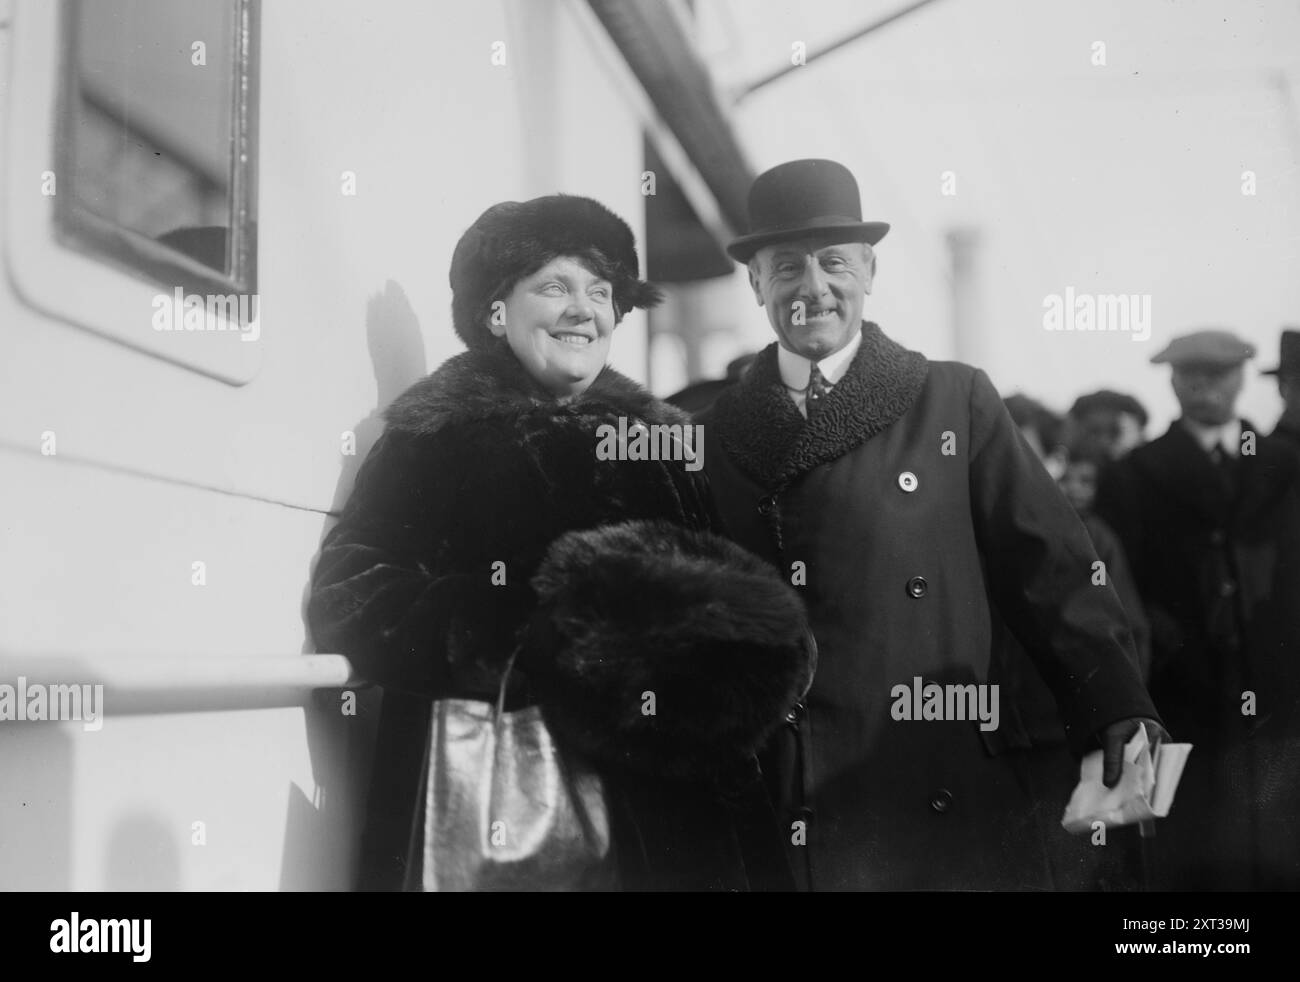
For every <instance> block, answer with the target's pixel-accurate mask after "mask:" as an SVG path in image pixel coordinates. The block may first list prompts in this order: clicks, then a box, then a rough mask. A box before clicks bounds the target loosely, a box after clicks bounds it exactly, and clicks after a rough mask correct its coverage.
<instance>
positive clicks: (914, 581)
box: [907, 576, 930, 600]
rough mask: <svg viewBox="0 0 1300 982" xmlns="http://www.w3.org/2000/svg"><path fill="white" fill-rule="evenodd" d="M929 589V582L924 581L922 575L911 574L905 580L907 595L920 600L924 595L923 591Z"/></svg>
mask: <svg viewBox="0 0 1300 982" xmlns="http://www.w3.org/2000/svg"><path fill="white" fill-rule="evenodd" d="M928 589H930V584H928V583H926V582H925V577H924V576H913V577H912V578H911V579H910V580H908V581H907V595H908V596H909V597H914V598H916V599H917V600H920V599H921V598H922V597H924V596H925V591H926V590H928Z"/></svg>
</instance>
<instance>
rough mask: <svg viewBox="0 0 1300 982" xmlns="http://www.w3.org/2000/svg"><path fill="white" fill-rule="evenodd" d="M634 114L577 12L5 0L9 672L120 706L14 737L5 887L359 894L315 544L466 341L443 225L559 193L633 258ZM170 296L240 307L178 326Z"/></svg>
mask: <svg viewBox="0 0 1300 982" xmlns="http://www.w3.org/2000/svg"><path fill="white" fill-rule="evenodd" d="M113 13H120V17H118V18H114V17H112V16H110V14H113ZM123 24H125V25H126V26H123ZM245 27H246V28H247V30H245V29H244V28H245ZM200 42H202V46H203V47H202V50H203V51H204V55H203V56H202V57H203V59H205V63H204V64H199V63H197V62H196V58H198V52H199V50H200V48H199V47H198V44H199V43H200ZM241 57H244V58H246V59H247V61H246V65H247V77H244V76H243V75H242V74H241V72H242V71H243V70H242V69H239V68H238V65H239V63H240V58H241ZM645 126H646V119H645V106H644V93H643V92H642V93H641V94H640V95H639V96H638V94H637V86H636V82H635V80H634V78H633V76H632V75H631V73H630V71H629V70H628V68H627V66H626V64H625V63H624V62H623V61H622V60H621V59H620V56H619V53H618V51H617V49H616V47H615V46H614V45H613V43H612V42H611V41H610V39H609V36H608V35H607V34H605V33H604V32H603V31H602V29H601V25H600V24H599V22H598V21H597V20H596V18H595V17H594V16H593V14H592V11H591V9H590V8H589V7H588V5H586V4H583V3H571V2H563V0H526V2H524V0H516V2H476V3H472V4H470V3H433V4H411V3H397V2H380V3H368V4H361V5H358V4H356V3H352V2H345V0H313V2H311V3H306V2H297V0H273V2H266V3H261V4H257V3H247V2H243V0H212V2H205V3H183V4H177V3H171V2H166V0H100V2H96V3H77V2H74V3H69V4H61V3H54V2H47V0H0V134H3V136H2V137H0V140H2V142H0V181H2V185H0V260H2V262H3V269H4V276H3V277H0V470H2V471H3V477H0V495H2V496H3V502H4V509H3V514H4V518H3V519H0V557H2V558H0V683H6V684H10V685H16V684H17V682H18V679H19V677H20V676H21V677H22V678H23V679H25V680H27V682H28V683H29V684H56V683H57V684H81V683H87V684H90V683H94V682H99V683H101V684H104V685H105V690H104V696H103V699H104V716H103V719H102V727H100V728H99V729H97V730H96V729H90V728H87V726H86V725H84V723H82V722H37V721H32V720H27V721H18V720H11V721H3V722H0V731H3V732H2V738H0V889H7V890H14V889H42V890H92V891H93V890H130V889H160V890H209V889H212V890H277V889H289V890H292V889H313V890H320V889H324V890H329V889H346V888H347V887H348V885H349V883H350V882H351V879H352V874H353V871H354V867H355V857H356V845H357V837H358V833H359V829H358V817H359V815H360V808H361V804H362V796H363V794H364V790H365V782H366V778H367V774H366V770H367V767H368V756H367V755H368V751H369V747H370V741H371V739H372V735H373V722H374V717H375V711H376V706H377V700H376V697H377V692H376V690H374V689H373V688H369V689H366V688H362V687H358V688H356V689H349V688H348V687H347V686H346V684H345V683H346V682H347V680H348V666H347V664H346V662H345V661H344V660H343V659H342V658H339V657H329V656H331V655H334V654H335V653H329V652H323V653H316V654H315V657H314V658H313V657H311V656H312V655H313V652H312V649H311V647H310V645H309V643H308V639H307V637H306V632H305V628H304V623H303V617H302V604H303V600H304V592H305V589H306V586H307V582H308V577H309V572H310V567H311V564H312V562H313V558H314V556H315V554H316V552H317V549H318V546H319V543H320V540H321V537H322V535H323V534H324V533H325V532H326V531H327V529H328V528H329V526H330V523H331V521H332V519H331V515H332V514H333V513H335V512H336V511H337V510H338V508H339V507H340V506H341V504H342V503H343V501H344V500H345V499H346V496H347V493H348V490H349V489H350V485H351V480H352V478H353V475H354V473H355V471H356V469H357V467H358V466H359V465H360V462H361V461H362V460H363V459H364V456H365V453H366V451H367V449H368V448H369V446H370V444H371V443H372V442H373V441H374V439H375V438H376V436H377V434H378V432H379V430H380V428H381V423H380V421H379V417H378V412H379V410H381V409H382V407H384V406H385V405H386V404H387V403H388V402H389V401H390V400H391V399H392V398H393V397H394V396H395V395H397V394H398V393H399V392H400V391H401V390H402V389H403V388H405V387H406V386H407V385H409V384H410V383H411V382H413V381H414V380H416V379H418V378H419V377H421V376H422V375H424V374H426V373H427V372H428V371H430V370H431V369H432V368H434V367H436V366H437V365H438V364H439V363H440V362H442V361H443V360H444V359H446V358H448V357H449V356H451V355H453V354H456V353H457V352H458V351H460V350H462V348H461V345H460V344H459V342H458V341H456V339H455V337H454V335H453V332H452V329H451V325H450V314H449V310H450V302H451V296H450V290H449V288H448V285H447V269H448V266H449V263H450V259H451V252H452V248H453V246H454V244H455V241H456V239H457V237H458V236H459V234H460V233H461V232H462V231H463V230H464V229H465V228H466V227H467V226H468V225H469V224H470V223H471V222H472V221H473V220H474V218H475V217H476V216H477V215H478V214H479V213H480V212H481V211H482V210H483V209H484V208H485V207H486V206H487V205H489V204H491V203H492V202H493V201H496V200H503V199H523V198H528V197H532V196H535V195H539V194H546V193H552V192H555V191H567V192H572V193H582V194H587V195H590V196H592V197H595V198H598V199H599V200H601V201H603V202H604V203H606V204H607V205H609V206H610V207H611V208H613V209H614V210H615V211H616V212H618V213H619V214H620V215H622V216H624V217H625V218H626V219H627V220H628V221H629V222H630V223H631V224H632V226H633V228H634V230H635V231H636V233H637V236H638V240H639V241H641V240H642V238H643V233H644V213H645V201H644V199H643V197H642V191H641V188H642V180H641V174H642V170H643V165H644V159H643V139H642V135H643V131H644V129H645ZM232 148H233V152H234V157H235V158H238V156H239V155H240V153H241V152H242V153H244V155H245V159H244V160H243V161H240V160H238V159H233V160H232ZM241 148H242V150H241ZM241 164H242V166H241ZM177 287H182V291H183V292H182V296H187V295H188V294H190V293H195V294H198V295H201V296H205V297H206V296H209V295H210V296H224V295H240V296H255V297H256V308H255V313H256V320H255V321H251V319H250V318H251V316H252V313H253V311H251V310H250V311H249V312H248V315H249V317H248V318H246V319H245V321H246V322H245V323H242V324H241V323H240V320H239V317H238V315H234V316H227V315H226V314H225V313H224V312H221V311H217V312H216V321H215V322H221V324H222V325H223V326H225V327H228V328H230V329H229V330H202V331H196V330H164V329H161V328H160V325H161V326H165V324H166V318H167V317H168V316H169V314H168V313H166V312H165V311H166V309H167V304H168V303H169V302H170V300H171V298H173V297H174V291H175V289H176V288H177ZM160 297H161V298H164V300H163V301H160V300H159V298H160ZM172 313H175V311H174V310H173V311H172ZM223 317H225V320H224V322H222V321H221V319H222V318H223ZM180 319H181V320H183V315H182V317H181V318H180ZM215 322H214V323H215ZM172 326H173V327H177V326H182V327H183V324H182V325H176V324H173V325H172ZM204 326H205V327H207V326H213V325H212V324H205V325H204ZM646 333H647V331H646V321H645V315H644V314H643V313H641V312H634V313H633V314H632V315H631V316H629V317H628V318H627V319H626V320H625V321H624V323H623V324H622V325H621V326H620V328H619V330H618V332H617V333H616V335H615V341H614V346H613V347H614V355H613V359H614V364H615V365H616V367H618V368H620V369H621V370H623V371H624V372H626V373H627V374H629V375H631V376H633V377H635V378H638V379H642V380H644V377H645V366H646V363H647V355H646V351H647V344H646ZM254 334H255V335H256V336H255V338H254V337H253V335H254ZM348 692H355V694H356V696H357V706H356V713H355V715H348V714H347V713H346V712H345V711H344V706H345V696H346V693H348Z"/></svg>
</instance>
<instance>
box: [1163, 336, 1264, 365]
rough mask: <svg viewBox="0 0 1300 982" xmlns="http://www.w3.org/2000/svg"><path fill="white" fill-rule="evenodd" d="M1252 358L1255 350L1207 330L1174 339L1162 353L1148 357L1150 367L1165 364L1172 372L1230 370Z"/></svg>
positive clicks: (1244, 342) (1247, 342)
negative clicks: (1187, 367) (1192, 368)
mask: <svg viewBox="0 0 1300 982" xmlns="http://www.w3.org/2000/svg"><path fill="white" fill-rule="evenodd" d="M1254 357H1255V346H1254V345H1253V344H1251V343H1250V342H1249V341H1243V340H1241V338H1239V337H1237V335H1235V334H1233V333H1232V332H1231V331H1221V330H1209V331H1196V332H1194V333H1192V334H1184V335H1181V336H1180V337H1176V338H1174V339H1173V340H1172V341H1170V342H1169V344H1168V346H1167V347H1165V349H1164V350H1163V351H1161V352H1160V353H1158V354H1156V355H1154V356H1153V357H1152V359H1151V364H1153V365H1158V364H1160V363H1161V362H1168V363H1169V364H1171V365H1173V366H1174V367H1175V368H1178V367H1179V366H1180V365H1215V366H1218V367H1220V368H1234V367H1236V366H1237V365H1240V364H1241V363H1242V362H1243V361H1245V360H1246V359H1247V358H1254Z"/></svg>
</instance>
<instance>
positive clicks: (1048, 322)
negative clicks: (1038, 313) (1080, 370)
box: [1043, 286, 1151, 341]
mask: <svg viewBox="0 0 1300 982" xmlns="http://www.w3.org/2000/svg"><path fill="white" fill-rule="evenodd" d="M1043 330H1045V331H1126V332H1129V333H1131V334H1132V335H1133V340H1134V341H1146V340H1147V339H1148V338H1150V337H1151V294H1149V293H1141V294H1139V293H1127V294H1126V293H1103V294H1095V293H1075V292H1074V287H1072V286H1067V287H1066V288H1065V295H1064V296H1062V295H1061V294H1059V293H1049V294H1048V295H1047V296H1045V297H1044V298H1043Z"/></svg>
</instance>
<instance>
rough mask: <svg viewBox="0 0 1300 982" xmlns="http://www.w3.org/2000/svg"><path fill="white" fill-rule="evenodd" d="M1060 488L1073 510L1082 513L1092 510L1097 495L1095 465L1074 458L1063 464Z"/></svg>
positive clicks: (1088, 461)
mask: <svg viewBox="0 0 1300 982" xmlns="http://www.w3.org/2000/svg"><path fill="white" fill-rule="evenodd" d="M1061 490H1062V491H1064V492H1065V497H1066V498H1067V499H1069V502H1070V504H1071V505H1073V506H1074V510H1075V511H1077V512H1079V513H1080V514H1083V513H1085V512H1088V511H1091V510H1092V503H1093V501H1094V500H1096V497H1097V465H1096V464H1094V463H1092V461H1090V460H1076V461H1074V462H1073V463H1071V464H1067V465H1066V466H1065V473H1064V474H1062V475H1061Z"/></svg>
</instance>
